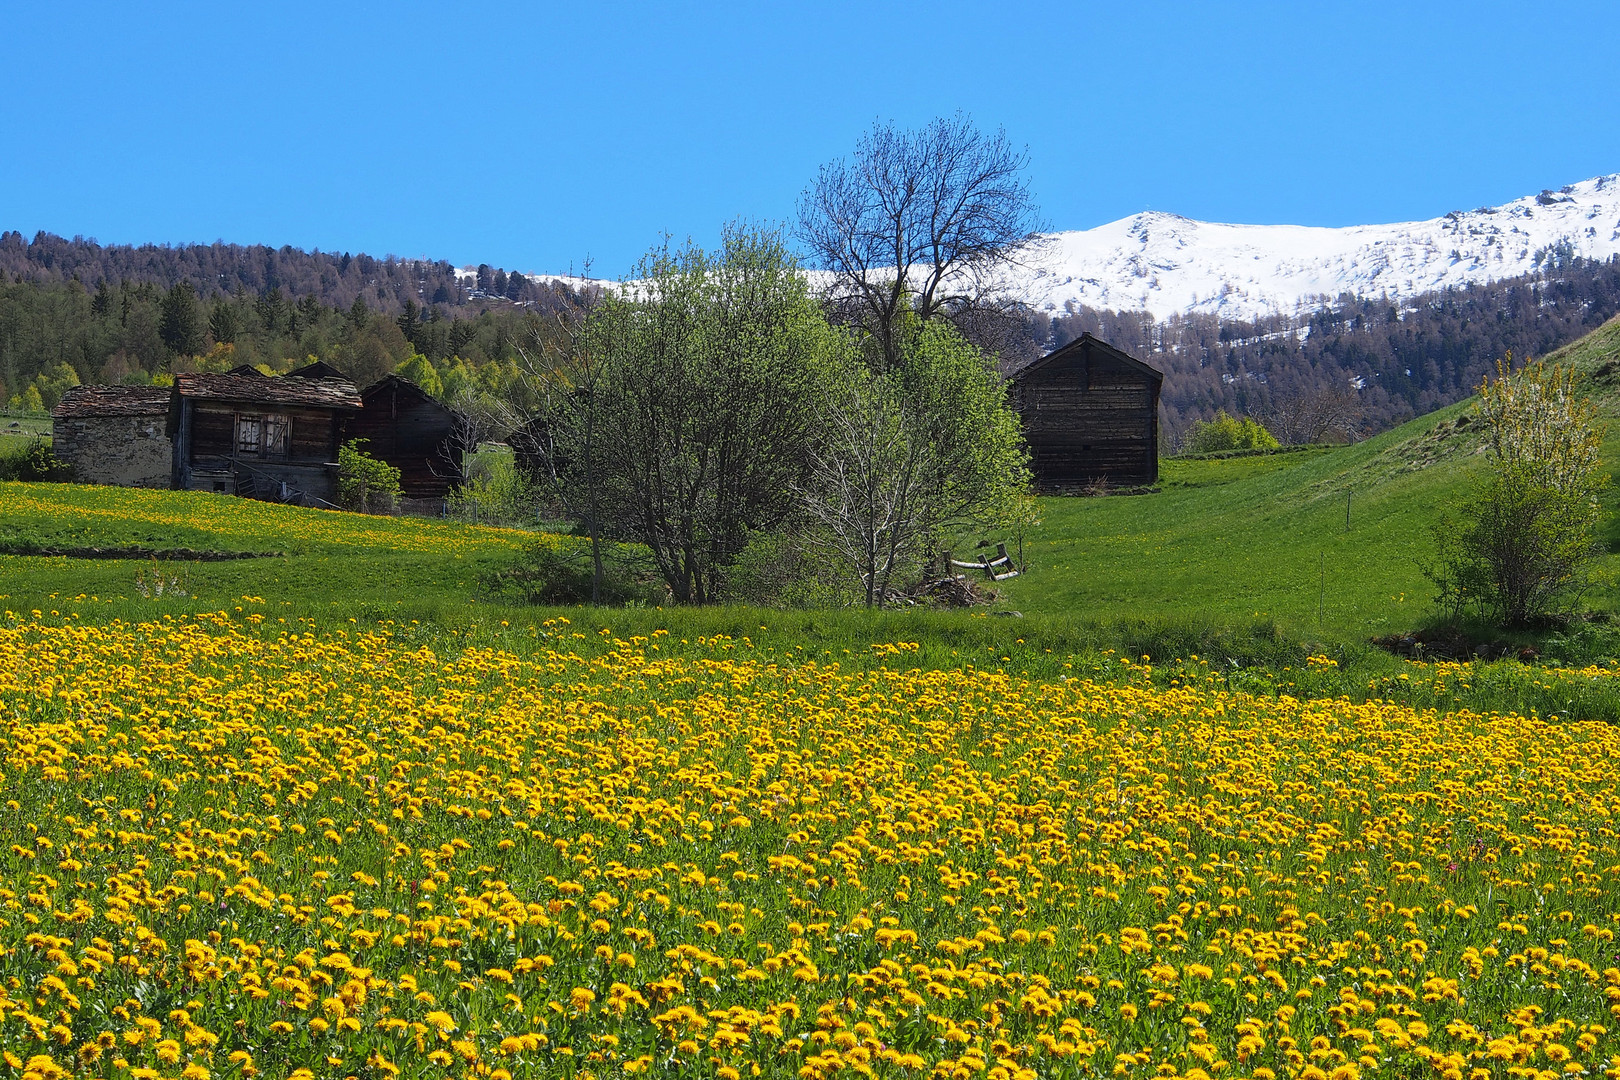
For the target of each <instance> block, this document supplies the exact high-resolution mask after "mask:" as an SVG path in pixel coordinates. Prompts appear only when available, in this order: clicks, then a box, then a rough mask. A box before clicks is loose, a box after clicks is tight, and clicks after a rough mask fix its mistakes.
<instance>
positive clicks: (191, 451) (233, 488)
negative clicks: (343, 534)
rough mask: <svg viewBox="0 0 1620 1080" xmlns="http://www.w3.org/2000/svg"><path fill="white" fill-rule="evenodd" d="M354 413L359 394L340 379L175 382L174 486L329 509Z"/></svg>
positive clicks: (209, 377)
mask: <svg viewBox="0 0 1620 1080" xmlns="http://www.w3.org/2000/svg"><path fill="white" fill-rule="evenodd" d="M360 405H361V402H360V391H359V389H358V388H356V387H355V385H354V383H352V382H350V381H349V380H348V379H345V378H342V377H336V376H334V377H324V378H299V379H293V378H287V377H282V378H268V377H266V376H264V375H262V374H260V373H258V372H255V373H254V374H252V375H247V374H240V375H239V374H230V373H227V374H223V375H216V374H210V373H207V372H197V371H193V372H183V373H181V374H177V375H175V377H174V391H173V400H172V401H171V404H170V407H169V414H168V431H169V436H170V438H171V439H172V440H173V446H174V459H173V461H174V464H173V473H172V475H173V481H172V483H173V486H174V487H175V488H176V489H179V490H187V489H189V490H193V491H223V492H228V493H231V494H235V495H249V496H253V497H256V498H260V499H274V500H278V501H283V502H300V503H304V504H306V505H332V504H333V502H334V501H335V500H336V499H337V473H338V467H337V451H338V446H339V444H340V443H341V442H342V441H343V439H344V438H345V436H344V427H345V425H346V423H347V422H348V418H349V417H350V416H351V415H352V414H354V413H355V412H357V411H358V410H359V409H360Z"/></svg>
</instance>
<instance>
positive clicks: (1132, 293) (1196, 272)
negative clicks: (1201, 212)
mask: <svg viewBox="0 0 1620 1080" xmlns="http://www.w3.org/2000/svg"><path fill="white" fill-rule="evenodd" d="M1043 239H1044V242H1043V243H1042V244H1040V245H1038V246H1037V247H1036V248H1035V249H1034V250H1032V251H1030V252H1028V253H1027V254H1026V255H1025V257H1024V258H1023V259H1022V261H1021V265H1019V266H1016V267H1013V268H1011V269H1009V270H1008V271H1007V273H1006V276H1005V278H1004V279H1003V281H1002V287H1003V288H1004V289H1005V290H1006V291H1007V292H1008V293H1010V294H1011V295H1013V296H1015V297H1018V298H1019V299H1021V300H1023V301H1025V302H1026V303H1028V304H1029V305H1031V306H1032V307H1034V308H1035V309H1037V310H1045V311H1054V312H1055V311H1062V310H1063V309H1064V307H1065V306H1066V305H1068V304H1071V303H1072V304H1074V305H1077V306H1080V307H1089V308H1104V309H1112V310H1115V311H1147V312H1149V313H1151V314H1152V315H1153V316H1154V318H1156V319H1164V318H1167V317H1168V316H1171V315H1176V314H1190V313H1193V312H1203V313H1208V314H1214V315H1220V316H1223V317H1227V318H1233V319H1251V318H1254V317H1256V316H1259V315H1266V314H1274V313H1281V314H1295V313H1298V312H1302V311H1308V310H1311V309H1314V308H1317V307H1320V306H1322V305H1323V304H1325V303H1328V302H1330V301H1332V300H1334V299H1337V298H1338V297H1339V296H1340V295H1341V294H1343V293H1351V294H1352V295H1356V296H1362V297H1380V296H1387V297H1390V298H1391V299H1403V298H1408V297H1413V296H1417V295H1419V294H1421V293H1425V292H1430V291H1432V290H1435V289H1441V288H1445V287H1446V286H1450V285H1466V284H1469V283H1471V282H1486V281H1496V280H1499V279H1501V278H1509V277H1517V276H1519V275H1521V274H1526V273H1529V272H1531V271H1533V270H1536V269H1538V268H1540V267H1543V266H1547V265H1548V264H1549V263H1550V262H1551V261H1553V260H1555V259H1557V258H1560V257H1562V258H1568V257H1571V256H1578V257H1580V258H1584V259H1607V258H1609V257H1610V256H1611V255H1615V254H1617V253H1620V173H1616V174H1613V175H1610V176H1598V177H1594V178H1592V179H1590V180H1583V181H1581V182H1580V183H1578V184H1570V185H1569V186H1567V187H1564V188H1560V189H1559V190H1558V191H1543V192H1542V193H1541V194H1539V195H1528V196H1526V197H1524V198H1522V199H1515V200H1514V201H1513V202H1510V203H1504V204H1503V205H1501V206H1486V207H1481V208H1480V209H1478V210H1459V211H1453V212H1452V213H1449V214H1447V215H1445V216H1444V217H1438V218H1434V219H1432V220H1430V221H1408V222H1400V223H1397V224H1393V225H1352V226H1349V227H1346V228H1341V229H1330V228H1320V227H1315V226H1309V225H1224V224H1220V223H1217V222H1209V221H1194V220H1193V219H1192V218H1185V217H1181V216H1180V215H1178V214H1167V213H1161V212H1158V211H1150V212H1148V213H1143V214H1134V215H1132V216H1131V217H1128V218H1122V219H1120V220H1119V221H1114V222H1110V223H1109V224H1107V225H1099V226H1098V227H1097V228H1095V229H1082V230H1078V231H1073V232H1058V233H1049V234H1047V235H1046V236H1045V237H1044V238H1043ZM457 275H458V277H460V278H461V280H462V282H463V284H464V285H465V286H467V287H469V288H471V287H473V285H474V283H475V282H476V280H477V276H478V275H477V271H476V269H475V268H473V267H470V266H468V267H462V268H461V269H459V270H458V271H457ZM524 276H525V277H528V278H531V279H535V280H539V281H556V282H562V283H564V284H566V285H569V286H572V287H575V288H579V287H581V286H585V285H589V284H608V283H606V282H591V281H589V280H587V279H585V278H581V277H574V276H570V275H565V274H525V275H524ZM811 279H812V281H814V282H816V283H818V284H820V283H822V282H824V281H825V280H826V279H825V277H824V275H822V274H821V273H819V272H812V273H811Z"/></svg>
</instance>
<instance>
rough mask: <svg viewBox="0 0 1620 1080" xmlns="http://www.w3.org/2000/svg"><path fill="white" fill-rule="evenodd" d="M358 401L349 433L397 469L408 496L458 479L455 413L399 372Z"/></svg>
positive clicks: (440, 493) (444, 488)
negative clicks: (358, 408) (358, 409)
mask: <svg viewBox="0 0 1620 1080" xmlns="http://www.w3.org/2000/svg"><path fill="white" fill-rule="evenodd" d="M293 374H295V375H296V374H298V373H297V372H294V373H293ZM289 377H291V376H289ZM361 401H362V407H361V409H360V411H359V413H357V414H356V415H355V416H354V417H353V418H351V419H350V420H349V425H348V435H347V438H350V439H365V440H366V444H365V445H364V446H362V447H361V448H360V449H361V450H363V451H365V452H366V453H367V454H370V455H371V456H372V457H374V458H380V459H382V460H383V461H386V462H388V464H390V465H392V466H394V467H395V468H396V469H398V470H399V486H400V488H401V489H402V490H403V491H404V493H405V497H406V498H407V499H443V498H444V497H445V496H446V495H448V494H450V491H451V489H452V488H453V487H455V485H456V484H457V483H459V482H460V480H461V459H462V450H463V447H462V445H461V435H462V432H461V430H460V429H461V427H462V425H461V424H460V422H459V419H458V417H457V416H456V414H455V412H454V411H453V410H451V409H448V408H446V407H445V406H444V405H441V404H440V403H439V402H437V401H435V400H434V399H433V397H432V396H431V395H429V394H428V393H427V391H425V390H423V389H422V388H421V387H419V386H417V385H416V384H415V383H413V382H411V381H410V380H409V379H404V378H401V377H400V376H398V375H387V376H384V377H383V378H382V379H381V380H379V381H377V382H375V383H373V384H372V385H370V386H368V387H366V390H365V393H363V394H362V395H361Z"/></svg>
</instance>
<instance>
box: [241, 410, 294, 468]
mask: <svg viewBox="0 0 1620 1080" xmlns="http://www.w3.org/2000/svg"><path fill="white" fill-rule="evenodd" d="M290 427H291V423H290V421H289V418H288V416H287V414H286V413H266V414H264V415H262V416H238V417H237V418H236V452H237V453H238V454H259V455H264V456H273V457H285V456H286V454H287V437H288V431H289V429H290Z"/></svg>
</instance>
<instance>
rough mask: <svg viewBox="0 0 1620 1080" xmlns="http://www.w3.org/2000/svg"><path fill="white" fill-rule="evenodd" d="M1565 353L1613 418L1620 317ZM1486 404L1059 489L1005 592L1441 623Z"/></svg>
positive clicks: (1346, 632)
mask: <svg viewBox="0 0 1620 1080" xmlns="http://www.w3.org/2000/svg"><path fill="white" fill-rule="evenodd" d="M1552 359H1554V360H1559V361H1563V362H1568V363H1572V364H1574V365H1575V366H1576V368H1577V370H1579V371H1581V372H1582V373H1583V375H1585V376H1586V383H1585V385H1586V386H1587V387H1588V388H1589V389H1590V390H1591V392H1592V393H1593V394H1594V396H1595V397H1596V398H1597V400H1598V402H1599V404H1600V408H1601V411H1602V412H1603V414H1604V415H1605V416H1606V417H1608V418H1610V419H1611V420H1612V419H1613V418H1614V417H1615V416H1617V415H1620V321H1615V322H1611V323H1609V324H1608V325H1606V326H1605V327H1603V328H1602V329H1600V330H1599V331H1597V332H1596V333H1594V334H1592V335H1590V336H1588V337H1587V338H1584V339H1582V340H1581V341H1579V342H1577V343H1575V344H1573V345H1571V346H1569V347H1567V348H1566V349H1563V350H1561V351H1560V352H1559V353H1555V354H1553V357H1552ZM1609 365H1615V366H1614V367H1613V368H1611V367H1610V366H1609ZM1471 407H1472V401H1471V400H1470V401H1467V402H1462V403H1459V404H1457V405H1453V406H1451V407H1449V408H1446V409H1442V410H1440V411H1438V412H1435V413H1431V414H1429V415H1428V416H1425V417H1421V418H1419V419H1417V420H1414V421H1412V422H1411V423H1408V424H1405V425H1402V426H1401V427H1398V428H1395V429H1394V430H1391V431H1388V432H1385V433H1383V434H1382V435H1379V436H1377V437H1376V438H1372V439H1368V440H1367V441H1365V442H1362V443H1359V444H1356V445H1354V446H1347V447H1342V448H1338V449H1325V450H1314V451H1306V452H1302V453H1294V454H1276V455H1258V456H1252V457H1233V458H1226V459H1216V460H1177V459H1169V460H1167V461H1165V462H1163V465H1162V480H1161V485H1160V486H1161V490H1160V491H1159V492H1157V493H1155V494H1152V495H1142V496H1118V497H1110V498H1100V499H1079V498H1062V499H1044V500H1042V503H1041V510H1042V516H1043V523H1042V525H1041V526H1040V528H1038V529H1037V530H1035V532H1034V534H1033V536H1032V537H1030V538H1029V539H1028V540H1026V552H1027V555H1028V560H1029V562H1030V564H1031V572H1030V573H1029V574H1027V575H1025V576H1022V577H1019V578H1017V579H1014V580H1011V581H1008V582H1006V583H1004V585H1003V588H1002V591H1003V593H1004V598H1005V602H1006V603H1007V604H1008V605H1010V606H1012V607H1015V608H1017V609H1019V610H1021V611H1024V612H1025V613H1026V614H1028V613H1037V612H1039V613H1046V614H1054V615H1055V614H1068V615H1072V616H1074V617H1077V618H1096V617H1107V616H1110V615H1114V614H1124V613H1129V614H1130V615H1132V616H1135V617H1141V618H1149V619H1164V620H1168V621H1171V622H1176V621H1182V620H1188V619H1192V620H1199V621H1212V622H1216V623H1228V624H1237V623H1242V622H1245V621H1248V620H1253V619H1261V620H1275V622H1276V623H1277V624H1278V625H1279V626H1280V627H1281V628H1282V630H1283V631H1284V633H1286V634H1288V635H1290V636H1296V637H1302V638H1313V639H1318V640H1322V641H1327V642H1341V643H1343V642H1354V641H1363V640H1365V639H1367V638H1368V637H1371V636H1376V635H1380V634H1386V633H1389V632H1392V631H1398V630H1406V629H1410V628H1413V627H1416V626H1418V625H1421V624H1424V623H1427V622H1432V621H1433V620H1434V619H1435V617H1436V612H1435V609H1434V607H1433V604H1432V603H1431V598H1432V596H1433V592H1434V590H1433V588H1432V586H1431V585H1430V584H1429V582H1428V581H1427V579H1426V578H1424V576H1423V573H1422V570H1421V565H1422V564H1423V562H1424V561H1425V560H1426V559H1428V558H1429V557H1430V556H1431V553H1432V551H1433V547H1434V544H1433V532H1432V530H1433V527H1434V525H1435V524H1436V523H1437V522H1438V521H1439V520H1440V519H1441V517H1442V515H1443V514H1444V513H1445V512H1446V511H1447V509H1448V508H1450V507H1452V506H1455V505H1456V504H1457V502H1458V500H1459V499H1460V498H1461V497H1462V495H1463V494H1464V493H1465V491H1466V490H1467V488H1468V485H1469V484H1470V482H1471V481H1472V480H1473V479H1474V477H1475V476H1476V475H1477V473H1478V471H1479V470H1480V469H1481V468H1482V467H1483V459H1482V458H1481V457H1480V455H1479V454H1478V453H1477V452H1476V451H1477V448H1478V440H1477V438H1475V437H1473V434H1472V432H1473V428H1472V426H1471V425H1469V424H1467V423H1464V424H1462V425H1461V426H1459V424H1458V421H1459V420H1461V419H1464V418H1465V417H1466V416H1467V414H1468V412H1469V410H1470V409H1471ZM1603 456H1604V460H1605V461H1606V462H1608V463H1609V464H1610V467H1611V469H1612V468H1613V467H1614V466H1615V465H1617V464H1620V425H1617V424H1614V423H1612V422H1611V423H1610V425H1609V437H1608V439H1607V441H1606V442H1605V444H1604V455H1603ZM1347 499H1348V502H1349V507H1348V509H1349V515H1348V517H1349V520H1348V523H1347V522H1346V501H1347ZM1617 507H1620V485H1616V486H1613V487H1611V489H1610V491H1609V493H1608V498H1607V500H1606V505H1605V513H1604V520H1605V526H1604V529H1605V540H1606V541H1607V546H1608V548H1609V550H1610V552H1611V554H1610V555H1609V556H1608V557H1607V558H1606V559H1605V560H1604V561H1603V564H1602V565H1601V566H1600V568H1599V579H1600V582H1601V583H1602V584H1601V585H1600V587H1599V588H1598V589H1596V590H1594V592H1593V593H1592V594H1591V595H1589V596H1588V597H1587V602H1588V603H1589V604H1590V605H1591V606H1593V607H1596V608H1599V609H1604V610H1610V611H1612V610H1614V608H1615V606H1616V593H1615V590H1614V587H1613V582H1614V581H1615V580H1616V579H1617V578H1620V557H1617V556H1616V555H1615V554H1613V552H1615V551H1620V514H1617V512H1616V511H1617Z"/></svg>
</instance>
